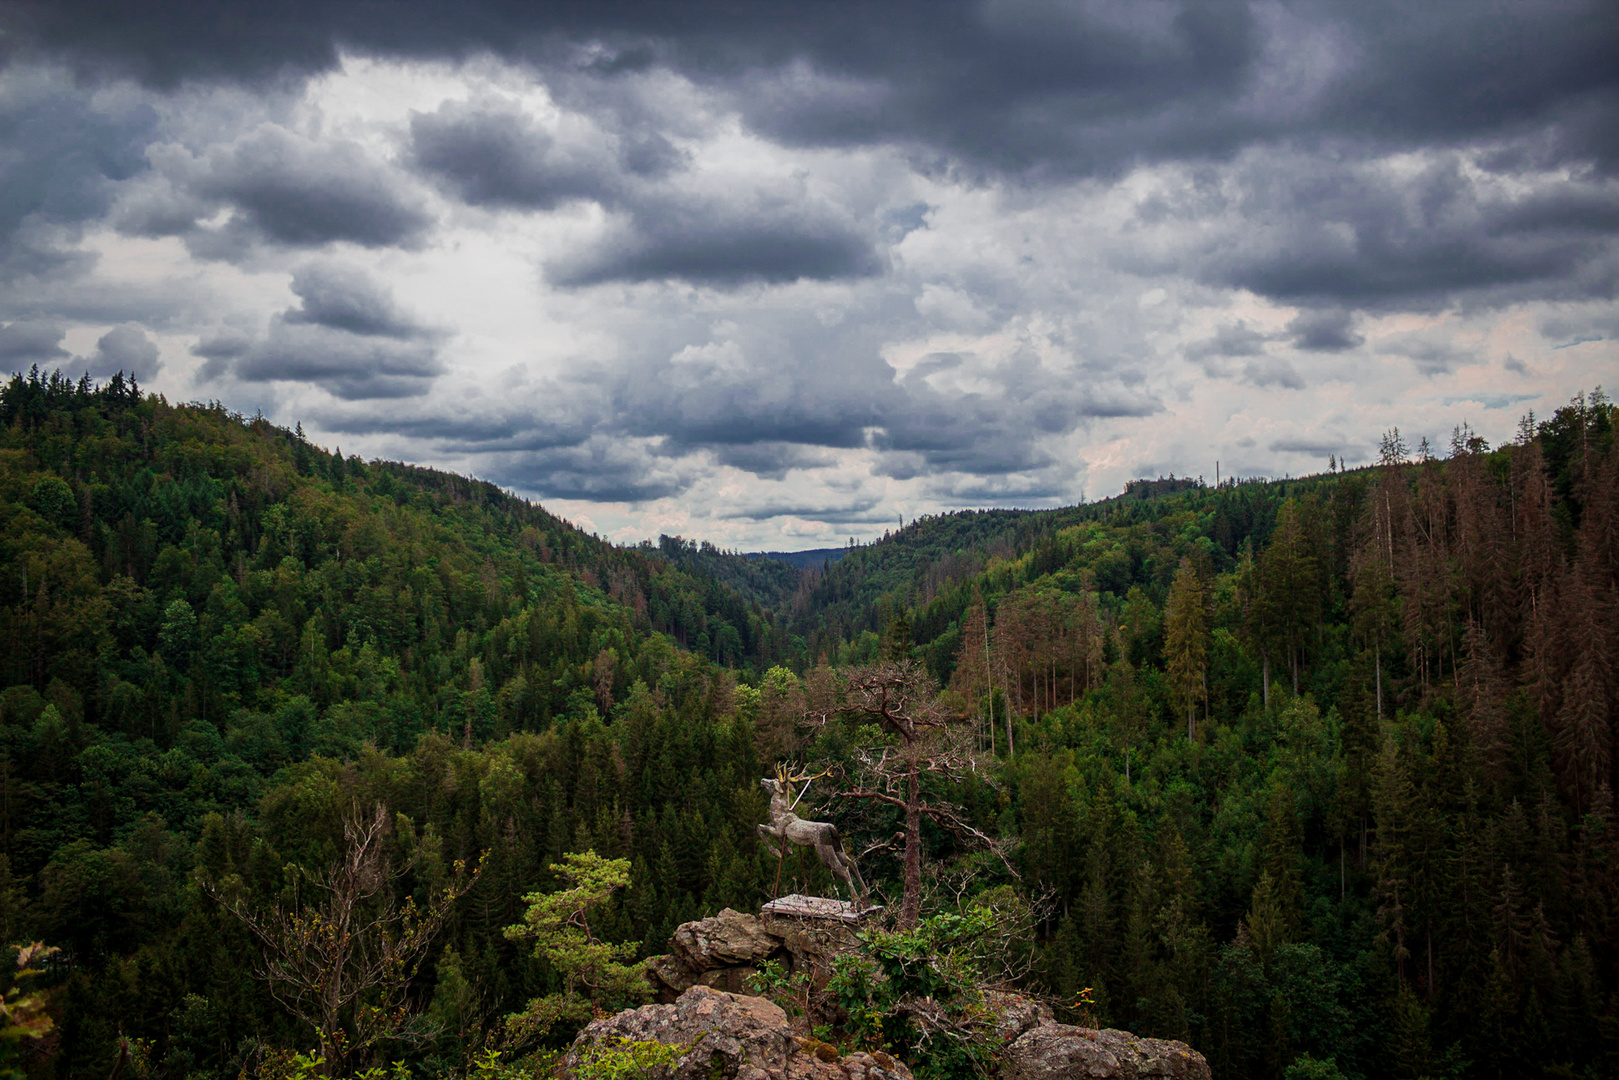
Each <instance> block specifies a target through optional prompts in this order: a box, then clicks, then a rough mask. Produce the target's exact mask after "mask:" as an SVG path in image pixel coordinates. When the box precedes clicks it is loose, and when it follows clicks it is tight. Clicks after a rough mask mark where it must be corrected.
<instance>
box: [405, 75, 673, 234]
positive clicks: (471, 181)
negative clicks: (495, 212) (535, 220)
mask: <svg viewBox="0 0 1619 1080" xmlns="http://www.w3.org/2000/svg"><path fill="white" fill-rule="evenodd" d="M410 133H411V144H410V145H411V157H412V160H413V162H414V164H415V165H416V167H417V168H418V169H420V170H422V171H423V172H425V173H427V174H429V175H431V176H433V177H434V178H436V179H438V180H440V181H441V182H443V183H444V184H445V185H446V186H448V187H449V188H450V189H451V190H453V191H454V192H455V193H456V194H457V195H458V196H459V197H460V198H461V199H462V200H463V201H465V202H468V203H471V204H473V205H476V206H496V207H517V208H521V209H528V210H549V209H552V208H554V207H556V206H558V205H559V204H561V203H564V202H568V201H570V200H573V199H590V200H594V201H596V202H600V203H617V202H618V201H619V200H620V199H621V198H622V196H623V195H624V194H625V183H626V174H628V178H629V179H632V180H633V179H635V178H638V177H659V176H664V175H667V174H668V173H669V172H670V171H672V170H673V169H674V168H676V167H677V166H678V165H679V164H680V163H681V161H682V160H683V159H682V156H681V154H680V152H679V151H678V150H677V149H676V148H675V147H674V145H673V144H671V143H670V142H669V141H668V140H667V139H666V138H664V137H663V136H662V135H660V134H658V133H656V132H650V133H645V132H643V133H638V134H630V135H624V136H622V137H614V136H610V135H609V133H607V132H603V131H600V130H595V129H592V130H588V131H582V132H579V133H577V134H575V136H574V137H573V138H572V139H566V138H558V137H557V136H556V135H553V134H552V133H550V132H548V131H546V130H545V129H544V128H542V127H541V126H540V125H539V124H537V123H536V122H535V121H534V119H533V118H532V117H529V116H527V115H525V114H524V113H523V112H522V110H521V109H520V108H518V107H517V105H516V104H515V103H512V102H504V101H499V100H486V101H476V102H460V101H451V102H446V103H444V104H443V105H441V106H440V107H439V108H438V110H437V111H436V112H432V113H417V114H415V115H414V116H412V117H411V123H410Z"/></svg>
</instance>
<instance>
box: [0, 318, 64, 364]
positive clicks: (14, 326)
mask: <svg viewBox="0 0 1619 1080" xmlns="http://www.w3.org/2000/svg"><path fill="white" fill-rule="evenodd" d="M66 332H67V330H66V328H64V327H63V326H62V325H61V324H60V323H56V322H51V321H49V320H43V319H18V320H17V321H16V322H14V323H9V324H0V368H5V370H8V371H9V370H11V368H10V367H9V365H12V364H16V365H22V364H38V363H50V362H51V361H53V360H62V359H65V358H66V357H67V355H68V352H67V350H66V349H64V348H62V345H61V342H62V335H63V334H65V333H66Z"/></svg>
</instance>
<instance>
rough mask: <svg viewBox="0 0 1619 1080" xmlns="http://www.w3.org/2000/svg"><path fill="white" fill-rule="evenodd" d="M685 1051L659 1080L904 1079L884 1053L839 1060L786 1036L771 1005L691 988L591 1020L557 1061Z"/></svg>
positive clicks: (787, 1029) (565, 1070)
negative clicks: (628, 1048)
mask: <svg viewBox="0 0 1619 1080" xmlns="http://www.w3.org/2000/svg"><path fill="white" fill-rule="evenodd" d="M626 1040H627V1041H629V1042H660V1043H663V1044H664V1045H666V1046H675V1045H678V1046H684V1047H686V1050H685V1052H684V1053H682V1054H681V1055H680V1057H679V1058H678V1059H677V1060H676V1061H675V1063H674V1065H673V1066H671V1067H669V1068H668V1069H667V1070H664V1072H663V1078H662V1080H911V1073H910V1070H908V1069H906V1068H905V1066H904V1065H903V1064H901V1063H900V1062H898V1061H895V1060H894V1059H893V1058H891V1057H889V1056H888V1055H886V1054H865V1053H857V1054H850V1055H848V1056H847V1057H840V1056H839V1055H838V1054H837V1052H836V1051H835V1050H833V1049H832V1048H831V1047H829V1046H828V1045H827V1044H825V1043H817V1042H815V1041H814V1040H812V1039H807V1038H804V1039H801V1038H798V1037H795V1036H794V1035H793V1031H792V1027H791V1026H790V1025H789V1023H788V1020H787V1014H786V1013H785V1012H783V1011H782V1010H781V1007H780V1006H779V1005H777V1004H775V1003H774V1002H772V1001H767V1000H766V999H764V998H759V997H747V996H745V995H742V994H729V993H726V992H724V991H721V990H714V989H711V988H709V987H706V986H694V987H692V988H691V989H689V990H687V991H686V992H685V993H683V994H681V995H680V998H679V999H678V1000H677V1001H675V1003H674V1004H672V1005H643V1006H641V1007H640V1008H639V1009H626V1010H624V1011H623V1012H621V1013H619V1014H618V1015H617V1016H610V1017H605V1018H603V1019H601V1020H593V1021H591V1023H590V1025H589V1026H588V1027H586V1028H585V1030H583V1031H581V1032H580V1033H579V1036H578V1038H576V1039H575V1040H574V1043H573V1046H571V1047H570V1048H569V1049H568V1053H567V1054H566V1055H565V1056H564V1057H563V1059H562V1063H561V1074H562V1075H563V1076H565V1077H570V1076H574V1075H576V1074H577V1070H578V1068H579V1066H580V1065H582V1064H583V1063H584V1062H586V1061H587V1060H589V1055H590V1053H591V1052H592V1050H593V1049H595V1048H598V1047H601V1048H609V1049H611V1048H613V1047H616V1046H619V1045H620V1044H621V1042H622V1041H626Z"/></svg>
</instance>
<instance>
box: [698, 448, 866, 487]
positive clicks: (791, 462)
mask: <svg viewBox="0 0 1619 1080" xmlns="http://www.w3.org/2000/svg"><path fill="white" fill-rule="evenodd" d="M713 451H714V458H715V460H717V461H718V462H719V463H720V464H722V465H729V466H731V467H732V468H734V469H741V470H742V471H744V472H750V473H752V474H753V475H755V476H758V477H761V478H763V479H768V480H781V479H784V478H785V477H786V476H787V473H788V472H789V471H791V470H793V469H815V468H822V467H825V466H828V465H833V464H836V462H837V458H836V457H834V456H833V455H832V454H830V453H828V452H827V451H826V450H825V449H823V448H821V447H818V446H814V445H804V444H803V443H793V442H783V441H780V440H768V441H762V442H756V443H745V444H741V445H736V444H732V445H720V446H715V447H713Z"/></svg>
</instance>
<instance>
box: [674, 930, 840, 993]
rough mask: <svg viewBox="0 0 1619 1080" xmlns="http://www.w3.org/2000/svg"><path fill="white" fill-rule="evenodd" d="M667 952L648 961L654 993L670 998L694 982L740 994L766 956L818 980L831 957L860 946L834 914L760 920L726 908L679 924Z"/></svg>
mask: <svg viewBox="0 0 1619 1080" xmlns="http://www.w3.org/2000/svg"><path fill="white" fill-rule="evenodd" d="M669 947H670V949H671V950H672V951H671V952H670V953H669V954H668V955H667V956H654V957H653V958H652V959H651V960H649V961H648V962H647V975H648V978H649V979H650V980H651V982H652V989H653V992H654V996H655V997H656V999H657V1000H658V1001H661V1002H665V1003H668V1002H672V1001H674V1000H675V998H676V997H678V996H679V995H680V994H682V993H684V992H685V991H686V990H688V989H690V988H691V987H693V986H709V987H713V988H715V989H717V990H726V991H729V992H731V993H745V992H746V991H747V988H748V987H747V978H748V976H749V975H752V974H753V973H754V972H755V971H757V970H758V969H759V965H760V964H761V963H763V962H764V961H766V960H778V961H780V962H781V963H782V966H783V967H785V968H786V969H787V970H788V971H800V970H807V971H810V972H811V973H812V975H813V976H814V978H815V981H816V983H817V985H819V983H820V982H822V981H823V980H824V979H825V976H826V974H827V973H828V971H829V970H830V965H831V961H832V958H833V957H835V956H837V955H839V954H840V953H844V952H849V951H851V950H854V949H858V948H859V947H860V939H859V938H857V937H856V936H855V928H854V927H853V926H850V925H848V924H847V923H845V922H842V921H840V920H837V919H818V918H783V917H780V916H767V917H766V918H763V919H760V918H757V917H755V916H753V915H747V914H744V913H743V912H740V911H734V910H732V909H731V908H726V909H725V910H724V911H721V912H720V913H719V914H718V915H715V916H714V917H713V918H710V919H699V920H697V921H696V922H689V923H682V924H681V925H680V927H679V929H677V930H676V931H675V934H674V937H672V938H670V939H669Z"/></svg>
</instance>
